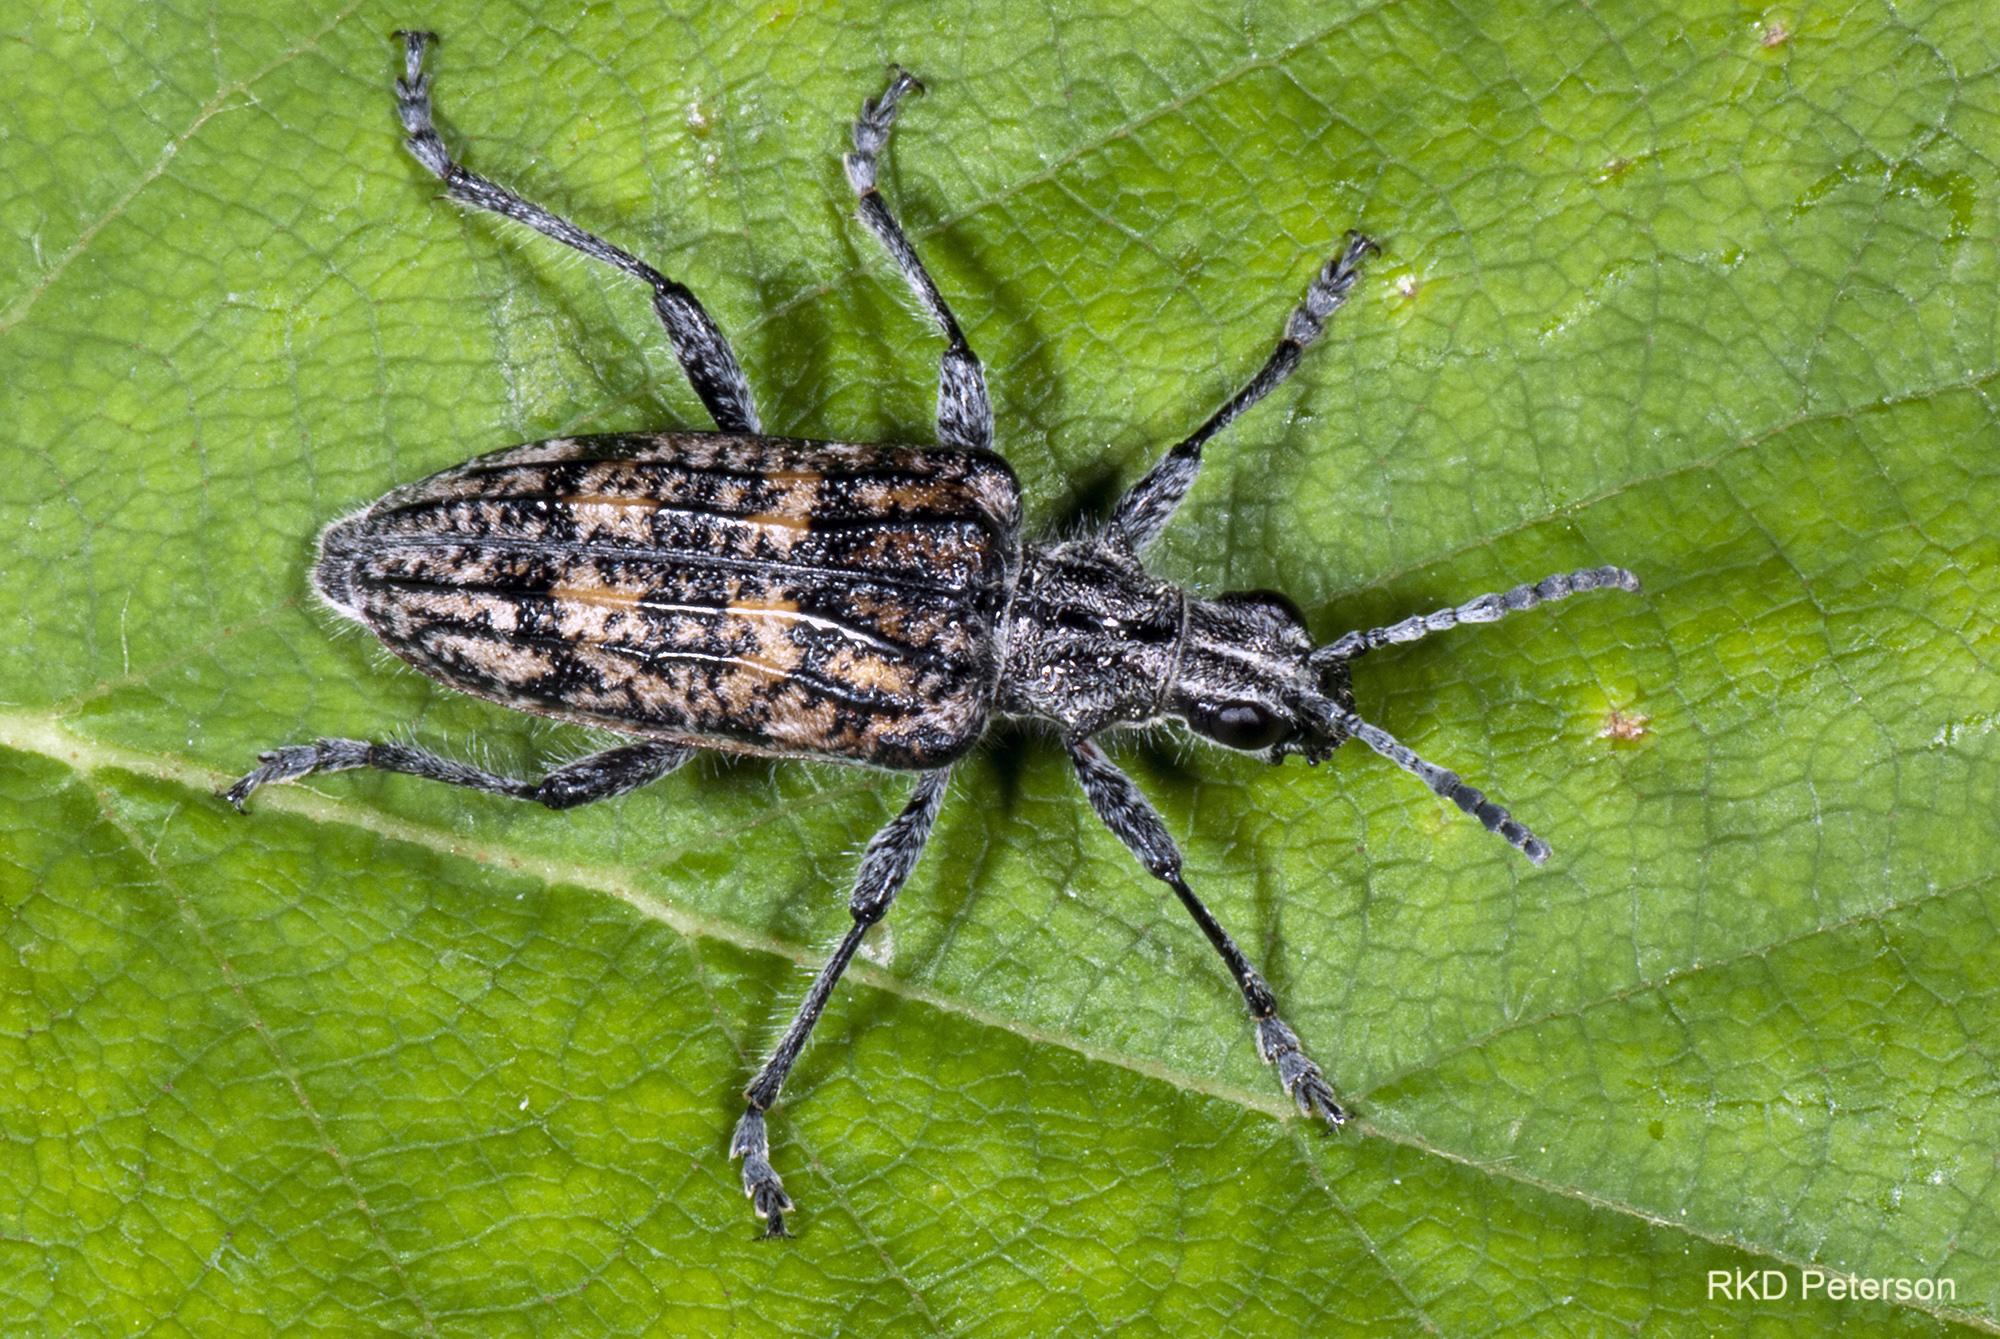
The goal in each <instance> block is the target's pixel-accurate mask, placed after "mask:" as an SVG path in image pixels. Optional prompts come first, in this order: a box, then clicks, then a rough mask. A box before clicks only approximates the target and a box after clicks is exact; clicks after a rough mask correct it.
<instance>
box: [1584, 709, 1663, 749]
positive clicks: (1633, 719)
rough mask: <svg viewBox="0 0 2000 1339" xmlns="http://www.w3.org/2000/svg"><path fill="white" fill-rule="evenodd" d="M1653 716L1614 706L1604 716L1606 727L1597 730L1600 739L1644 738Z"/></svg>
mask: <svg viewBox="0 0 2000 1339" xmlns="http://www.w3.org/2000/svg"><path fill="white" fill-rule="evenodd" d="M1651 719H1652V718H1651V717H1649V716H1641V715H1640V714H1639V713H1638V712H1636V711H1629V712H1628V711H1623V710H1620V709H1619V708H1617V707H1613V708H1612V709H1611V711H1610V713H1609V714H1607V715H1606V716H1605V718H1604V728H1603V729H1601V730H1599V731H1598V732H1597V737H1598V738H1599V739H1623V740H1628V741H1629V740H1634V739H1644V738H1645V737H1646V735H1647V734H1648V733H1650V732H1649V731H1648V730H1647V729H1646V724H1647V722H1648V721H1650V720H1651Z"/></svg>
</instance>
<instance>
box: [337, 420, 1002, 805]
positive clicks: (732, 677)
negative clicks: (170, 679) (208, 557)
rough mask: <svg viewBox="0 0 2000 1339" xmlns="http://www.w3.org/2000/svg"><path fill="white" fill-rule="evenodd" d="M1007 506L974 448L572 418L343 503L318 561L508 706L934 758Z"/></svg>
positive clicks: (988, 617) (635, 727)
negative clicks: (576, 426)
mask: <svg viewBox="0 0 2000 1339" xmlns="http://www.w3.org/2000/svg"><path fill="white" fill-rule="evenodd" d="M1020 513H1021V507H1020V490H1019V485H1018V484H1017V483H1016V482H1015V478H1014V474H1013V472H1012V470H1010V469H1009V468H1008V466H1007V464H1006V462H1005V461H1003V460H1002V459H1001V458H1000V457H999V456H997V455H994V454H992V453H990V452H984V451H968V450H937V449H918V448H914V447H902V446H857V445H849V444H845V443H834V442H808V441H796V440H791V439H786V438H776V437H761V436H759V437H751V436H727V435H720V434H715V433H633V434H615V435H605V436H594V437H575V438H563V439H557V440H553V441H545V442H535V443H530V444H528V445H525V446H517V447H513V448H511V449H508V450H505V451H499V452H495V453H494V454H491V455H487V456H481V457H479V458H478V459H476V460H472V461H468V462H467V463H465V464H463V465H458V466H455V467H454V468H452V469H448V470H445V471H443V472H442V473H439V474H434V475H432V476H431V477H430V478H428V479H425V480H422V481H421V482H418V483H415V484H411V485H409V486H407V487H404V488H399V489H397V490H395V491H394V492H392V493H390V494H388V495H387V496H385V497H383V498H382V499H380V500H379V501H377V502H375V503H374V504H372V505H371V506H369V507H368V508H366V509H365V510H363V511H360V512H357V513H355V514H353V515H351V516H348V517H346V518H344V519H342V520H340V521H337V522H335V523H334V524H333V525H331V526H329V527H328V528H327V529H326V531H325V533H324V534H323V535H322V536H321V538H320V557H319V563H318V566H317V568H316V570H315V572H314V582H315V584H316V585H317V586H318V588H319V591H320V593H321V594H322V595H323V596H325V598H326V599H327V601H328V602H329V603H330V604H332V605H333V607H334V608H335V609H336V610H338V611H339V612H340V613H341V614H343V615H345V616H347V617H350V618H353V619H355V620H357V621H358V622H360V623H361V624H363V625H364V626H365V627H367V628H368V629H369V630H370V631H371V632H373V633H375V635H376V636H378V637H380V638H381V639H382V641H383V643H384V644H385V645H386V646H387V647H388V648H389V649H390V650H391V651H393V652H395V653H396V654H397V655H398V656H401V657H402V658H403V659H404V660H407V661H409V662H410V663H411V664H412V665H415V666H416V667H417V668H418V669H420V670H422V671H423V672H424V673H426V674H429V675H431V676H432V677H433V678H436V679H439V680H442V681H443V682H445V683H447V684H449V685H451V686H452V687H454V688H458V689H461V690H463V691H465V692H468V693H472V694H475V695H477V696H479V697H483V698H487V699H490V700H492V701H494V702H499V703H502V704H504V705H506V706H509V707H514V708H518V709H520V710H524V711H531V712H536V713H539V714H541V715H545V716H553V717H557V718H559V719H562V720H568V721H575V722H579V723H581V724H585V725H595V726H604V727H608V728H610V729H614V730H618V731H621V732H623V733H626V734H631V735H639V736H644V737H647V738H652V739H660V740H669V741H675V742H681V743H688V744H696V745H700V746H703V747H707V748H719V749H724V750H730V751H735V752H743V753H756V754H765V755H772V756H792V755H815V756H821V757H825V756H836V757H842V758H848V759H853V760H855V761H859V762H865V763H872V764H875V765H877V766H884V767H894V768H931V767H937V766H939V765H941V764H943V763H946V762H949V761H950V760H952V759H953V758H956V757H958V756H959V755H960V754H962V753H964V752H965V751H966V750H967V749H969V748H970V747H971V746H972V745H973V743H974V742H975V741H976V740H977V739H978V738H979V735H980V733H981V731H982V730H983V729H984V728H985V725H986V719H987V716H988V714H989V712H990V710H991V708H992V704H993V694H994V685H995V682H996V680H997V679H998V676H999V646H998V639H997V637H996V634H995V626H996V622H997V620H998V618H999V617H1000V614H1001V612H1002V611H1003V609H1004V607H1005V605H1006V602H1007V599H1008V596H1009V593H1010V592H1011V590H1012V587H1013V582H1014V580H1015V576H1016V573H1017V571H1018V566H1019V555H1020V540H1019V528H1020Z"/></svg>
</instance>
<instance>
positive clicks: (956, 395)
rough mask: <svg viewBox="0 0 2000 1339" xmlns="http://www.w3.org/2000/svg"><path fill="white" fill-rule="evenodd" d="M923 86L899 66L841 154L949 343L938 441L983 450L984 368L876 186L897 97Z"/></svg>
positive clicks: (941, 372) (988, 425)
mask: <svg viewBox="0 0 2000 1339" xmlns="http://www.w3.org/2000/svg"><path fill="white" fill-rule="evenodd" d="M923 88H924V86H923V85H922V84H920V83H918V82H917V81H916V78H915V77H914V76H913V75H911V74H910V72H909V71H908V70H904V69H901V68H898V69H897V71H896V77H895V78H893V79H891V80H890V81H889V88H888V91H887V92H885V93H883V94H882V96H881V97H880V98H878V99H876V100H874V101H871V102H864V103H862V104H861V116H860V119H859V120H857V121H855V123H854V152H853V153H850V154H848V155H847V157H846V159H845V162H846V164H847V180H848V182H849V184H850V185H852V186H853V187H854V192H855V194H856V195H858V196H860V197H861V199H860V203H859V212H860V214H861V221H862V222H863V223H865V224H867V225H868V230H869V231H870V232H872V233H874V234H875V236H876V238H877V239H878V240H879V241H880V242H881V243H882V249H883V250H885V251H887V252H888V253H889V258H890V259H891V260H893V261H895V262H896V268H897V269H899V270H901V271H902V272H903V280H904V282H906V283H908V284H909V286H910V291H911V292H912V293H915V294H916V295H917V302H918V303H919V304H920V305H921V306H922V307H923V309H924V312H925V314H926V315H928V316H929V317H930V318H931V320H932V321H933V322H934V323H935V324H936V325H937V328H938V330H939V331H940V332H941V333H942V334H943V335H944V337H945V341H946V344H947V346H948V347H947V348H946V349H945V351H944V357H943V359H942V360H940V362H939V364H938V404H937V436H938V445H939V446H953V447H977V448H979V449H981V450H986V449H990V448H991V447H992V445H993V402H992V400H991V399H990V398H989V397H988V396H987V394H986V373H985V372H984V371H983V370H982V369H981V368H980V366H979V356H978V355H977V354H975V353H973V351H972V346H971V345H969V344H967V343H966V342H965V332H964V331H962V330H960V329H959V328H958V320H957V318H956V317H954V316H953V315H952V314H951V308H950V307H948V306H946V305H945V300H944V296H943V295H942V294H941V293H939V292H938V288H937V285H936V284H935V283H933V282H932V281H931V276H930V274H929V272H928V271H926V270H925V269H924V263H923V261H921V260H919V259H917V250H916V248H915V247H913V246H911V245H910V239H909V238H908V237H905V236H904V235H903V229H902V226H901V225H900V224H898V223H897V222H896V216H895V215H894V214H892V213H890V212H889V206H888V204H887V203H886V202H885V201H884V200H883V199H882V193H881V192H880V191H878V190H876V189H875V157H876V155H877V154H879V153H881V152H882V149H883V147H884V146H886V145H887V144H888V143H889V128H890V127H891V126H892V125H894V124H895V123H896V103H897V102H898V101H899V100H900V99H901V98H902V96H903V95H904V94H905V93H908V92H910V91H911V90H912V89H914V90H916V91H917V92H919V93H921V92H923Z"/></svg>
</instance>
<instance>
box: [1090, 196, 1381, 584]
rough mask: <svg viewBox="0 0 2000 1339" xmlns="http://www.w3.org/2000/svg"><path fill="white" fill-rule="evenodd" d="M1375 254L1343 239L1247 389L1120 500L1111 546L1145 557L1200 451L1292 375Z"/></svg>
mask: <svg viewBox="0 0 2000 1339" xmlns="http://www.w3.org/2000/svg"><path fill="white" fill-rule="evenodd" d="M1377 249H1378V248H1377V247H1376V245H1375V243H1373V242H1371V241H1369V240H1368V239H1367V238H1366V237H1363V236H1362V235H1361V234H1360V233H1358V232H1351V233H1349V234H1347V245H1346V246H1345V247H1344V248H1342V250H1341V252H1340V254H1339V255H1337V256H1335V257H1334V258H1333V259H1331V260H1329V261H1327V263H1326V264H1325V266H1323V267H1322V268H1321V270H1320V272H1319V277H1318V278H1317V279H1314V280H1313V282H1312V287H1310V288H1308V289H1307V290H1306V300H1305V301H1304V302H1302V303H1300V304H1299V305H1298V306H1297V307H1295V308H1293V309H1292V314H1291V316H1290V317H1289V318H1287V319H1286V321H1285V334H1284V337H1283V338H1282V339H1280V340H1279V341H1278V347H1277V348H1275V349H1273V350H1272V351H1271V356H1270V357H1269V358H1268V359H1266V360H1265V362H1264V366H1263V367H1262V368H1260V369H1259V370H1258V372H1257V375H1256V376H1254V377H1252V378H1250V384H1249V385H1247V386H1245V387H1244V388H1243V389H1242V390H1240V391H1238V392H1236V394H1235V395H1233V396H1232V397H1230V400H1229V402H1228V403H1227V404H1225V405H1223V406H1222V408H1220V409H1218V410H1216V411H1215V413H1214V414H1213V415H1212V416H1211V417H1210V418H1209V420H1208V422H1206V423H1204V424H1202V425H1201V427H1199V428H1197V429H1196V430H1195V433H1194V435H1193V436H1192V437H1189V438H1188V439H1187V440H1186V441H1184V442H1182V443H1181V444H1180V445H1178V446H1176V447H1175V448H1174V449H1173V450H1171V451H1169V452H1167V454H1166V455H1164V456H1162V457H1160V461H1159V463H1158V464H1157V465H1155V466H1153V468H1152V469H1150V470H1148V471H1147V472H1146V477H1145V478H1143V479H1141V480H1139V482H1138V483H1136V484H1134V485H1132V491H1131V492H1129V493H1127V494H1126V495H1125V496H1124V498H1123V499H1122V500H1120V502H1119V503H1118V507H1117V509H1116V510H1115V511H1113V512H1112V513H1111V524H1110V526H1109V527H1108V528H1107V530H1106V534H1107V535H1108V536H1109V537H1110V538H1111V539H1112V540H1113V541H1114V542H1116V543H1118V544H1122V545H1123V546H1124V547H1125V548H1126V549H1128V550H1129V551H1131V552H1133V553H1144V552H1145V551H1146V549H1147V548H1148V547H1150V546H1151V544H1152V543H1153V541H1154V540H1156V539H1158V538H1159V537H1160V532H1161V531H1162V530H1164V529H1166V528H1167V522H1168V521H1170V520H1172V519H1173V516H1174V510H1175V509H1176V508H1177V507H1179V506H1180V505H1181V499H1182V498H1184V497H1186V496H1187V493H1188V489H1190V488H1192V487H1194V480H1195V476H1196V475H1198V474H1200V473H1201V448H1202V446H1203V445H1204V444H1205V443H1206V442H1207V441H1208V439H1209V438H1211V437H1213V436H1215V434H1217V433H1218V432H1221V431H1222V430H1223V429H1224V428H1226V427H1228V426H1229V424H1230V423H1231V421H1233V420H1234V419H1235V418H1236V416H1237V415H1238V414H1241V413H1242V412H1243V411H1244V410H1246V409H1248V408H1249V407H1250V406H1251V405H1253V404H1256V403H1257V402H1258V401H1259V400H1261V399H1263V398H1264V397H1265V396H1267V395H1269V394H1270V393H1271V392H1272V391H1274V390H1276V389H1277V388H1278V386H1279V385H1280V384H1281V383H1282V382H1283V381H1284V380H1285V378H1286V377H1289V376H1290V375H1291V374H1292V370H1293V369H1294V368H1296V367H1297V366H1298V365H1299V356H1300V355H1301V354H1302V353H1304V352H1305V347H1306V345H1308V344H1310V343H1312V342H1313V341H1314V340H1315V339H1318V338H1319V334H1320V331H1322V330H1324V329H1325V328H1326V320H1327V318H1328V317H1329V316H1332V315H1333V314H1334V313H1335V312H1337V311H1339V310H1340V308H1341V304H1343V303H1345V302H1346V301H1347V295H1348V292H1349V291H1350V290H1352V289H1353V287H1354V282H1355V280H1356V279H1358V278H1359V277H1360V275H1361V259H1362V257H1364V256H1366V255H1367V254H1368V253H1369V252H1371V251H1374V250H1377Z"/></svg>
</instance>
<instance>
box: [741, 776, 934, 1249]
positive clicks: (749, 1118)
mask: <svg viewBox="0 0 2000 1339" xmlns="http://www.w3.org/2000/svg"><path fill="white" fill-rule="evenodd" d="M950 777H951V769H950V768H949V767H940V768H938V769H937V770H936V771H935V772H926V773H924V774H923V776H922V777H920V778H919V779H918V781H917V785H916V789H915V790H913V791H911V792H910V800H909V803H908V804H906V805H904V806H903V812H902V813H900V814H897V815H896V816H895V817H894V818H892V819H890V820H889V822H888V824H887V826H885V827H884V828H883V829H882V830H881V831H880V832H878V833H876V834H875V836H874V837H873V839H871V840H870V841H869V843H868V849H867V850H865V851H863V852H862V854H861V871H860V873H859V874H857V875H856V876H855V879H854V893H853V895H852V896H851V897H850V898H849V899H848V910H849V911H850V912H851V913H852V914H853V916H854V924H853V925H852V926H850V927H849V928H848V931H847V935H846V937H845V938H843V939H842V940H841V941H840V946H839V947H838V948H836V949H834V951H833V956H832V957H831V958H828V959H827V961H826V966H824V967H822V968H820V969H819V975H818V976H816V977H814V978H813V983H812V988H811V989H810V990H808V991H806V997H805V999H804V1000H803V1001H802V1002H801V1003H800V1004H799V1011H798V1012H797V1013H796V1014H794V1015H793V1016H792V1024H791V1026H790V1027H788V1028H786V1029H785V1035H784V1036H783V1037H781V1038H780V1039H779V1041H778V1047H777V1049H776V1050H775V1051H773V1052H772V1053H771V1058H770V1059H769V1060H766V1061H765V1062H764V1067H763V1068H762V1069H760V1070H758V1071H757V1077H756V1078H754V1079H752V1080H751V1081H750V1086H749V1087H747V1088H745V1089H744V1090H743V1097H744V1100H745V1101H746V1102H748V1103H749V1108H748V1109H747V1110H746V1111H744V1113H743V1119H742V1120H740V1121H738V1122H737V1123H736V1133H735V1134H734V1135H733V1136H732V1137H731V1138H730V1141H729V1156H730V1157H732V1158H741V1159H743V1193H744V1194H746V1195H748V1196H749V1197H750V1203H751V1204H752V1205H753V1206H754V1207H755V1208H756V1210H757V1216H758V1217H759V1218H762V1219H764V1220H765V1223H766V1227H765V1229H764V1235H765V1236H766V1237H788V1236H790V1235H791V1233H789V1232H787V1231H785V1215H786V1214H787V1213H789V1212H790V1211H791V1207H792V1200H791V1197H790V1196H789V1195H787V1194H785V1187H784V1183H783V1182H782V1181H780V1180H779V1179H778V1173H777V1172H776V1171H774V1170H773V1169H772V1167H771V1145H770V1140H769V1138H768V1137H767V1135H766V1134H765V1131H764V1113H765V1112H767V1111H769V1110H770V1109H771V1105H772V1103H774V1102H776V1101H777V1100H778V1090H779V1089H780V1088H782V1087H784V1086H785V1076H786V1075H788V1074H790V1073H791V1072H792V1065H793V1064H794V1063H796V1062H797V1060H798V1058H799V1052H801V1051H803V1050H804V1049H805V1045H806V1039H807V1038H808V1037H810V1036H811V1035H812V1030H813V1024H815V1023H817V1022H819V1016H820V1013H821V1011H823V1010H824V1009H825V1008H826V1002H827V1000H828V998H829V997H831V996H832V994H833V988H834V986H835V984H836V983H838V982H839V980H840V974H841V973H842V972H844V971H846V970H847V964H848V963H849V962H850V961H851V960H852V959H853V957H854V953H855V950H857V949H859V948H860V947H861V940H862V937H863V936H864V935H866V934H867V933H868V929H869V927H870V926H872V925H874V924H875V923H876V922H877V921H879V920H881V919H882V917H883V916H885V915H887V914H888V911H889V906H890V904H891V903H893V902H894V901H895V900H896V894H897V893H898V892H900V891H901V890H902V887H903V884H904V883H905V882H906V881H908V879H909V877H910V871H911V870H913V869H915V868H916V867H917V860H918V858H919V857H920V856H922V855H923V853H924V843H925V842H927V841H929V840H930V835H931V825H932V824H933V823H935V822H936V821H937V816H938V809H939V807H940V806H941V805H942V804H943V803H944V792H945V782H946V781H947V780H949V779H950Z"/></svg>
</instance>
